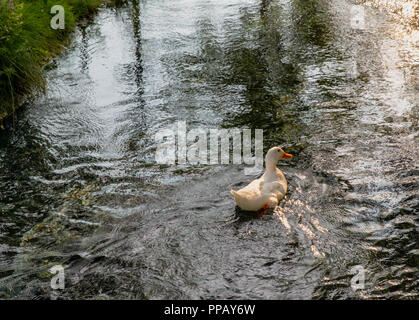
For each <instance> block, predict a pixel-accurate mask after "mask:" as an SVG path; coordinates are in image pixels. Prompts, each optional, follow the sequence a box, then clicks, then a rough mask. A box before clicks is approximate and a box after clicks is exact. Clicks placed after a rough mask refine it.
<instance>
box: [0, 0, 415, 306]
mask: <svg viewBox="0 0 419 320" xmlns="http://www.w3.org/2000/svg"><path fill="white" fill-rule="evenodd" d="M350 9H351V3H350V2H346V1H342V0H334V1H322V0H310V1H307V0H304V1H303V0H294V1H290V0H289V1H287V0H278V1H273V0H272V1H257V0H248V1H242V0H222V1H221V0H219V1H215V0H214V1H208V0H195V1H192V0H176V1H173V0H159V1H150V0H148V1H147V0H143V1H130V2H129V3H128V5H125V6H122V7H119V8H102V9H101V10H100V12H99V14H98V15H97V16H96V17H95V18H94V21H92V22H91V23H90V24H88V25H87V26H81V27H80V28H79V30H78V31H77V32H76V34H75V38H74V42H73V45H72V46H71V47H70V48H69V49H68V50H66V51H65V53H64V54H63V55H62V56H61V57H59V58H58V59H57V61H56V68H53V69H52V70H50V71H48V88H47V91H46V93H45V94H44V95H38V96H37V97H34V98H33V99H32V100H30V101H29V102H28V103H27V106H26V108H25V110H24V111H23V112H22V113H21V115H20V116H19V118H18V121H17V124H16V127H17V129H16V130H15V131H11V130H9V131H5V132H2V133H1V137H0V190H1V192H0V212H1V215H0V297H1V298H24V299H45V298H47V299H49V298H52V299H56V298H60V299H70V298H83V299H115V298H122V299H140V298H141V299H144V298H145V299H160V298H169V299H174V298H182V299H183V298H185V299H196V298H227V299H236V298H238V299H239V298H251V299H253V298H256V299H259V298H265V299H291V298H294V299H313V298H314V299H318V298H333V299H347V298H361V299H372V298H374V299H376V298H403V299H406V298H410V299H412V298H413V299H418V297H419V292H418V287H419V286H418V265H419V264H418V256H419V248H418V226H419V219H418V216H417V209H418V198H417V182H418V180H417V177H418V163H417V159H418V145H417V127H418V105H417V101H418V100H419V99H418V98H419V94H418V79H419V78H418V62H419V54H418V50H417V49H418V47H417V46H418V42H417V41H418V38H417V33H414V32H413V33H411V32H410V31H408V30H406V29H405V28H404V27H402V26H401V25H400V24H398V23H396V22H393V21H391V20H390V19H389V17H388V16H386V15H385V14H384V13H381V12H379V11H376V10H374V9H372V8H366V9H365V10H366V11H365V17H366V19H365V23H366V25H365V28H364V29H358V27H356V26H355V27H354V26H353V24H351V17H350V16H349V15H348V12H350ZM180 120H186V121H187V126H188V129H191V128H196V127H202V128H231V127H237V128H252V129H255V128H259V129H264V149H265V151H266V150H267V149H269V147H271V146H273V145H281V146H283V147H284V149H285V150H286V151H287V152H289V153H292V154H294V158H293V159H291V161H281V162H280V163H279V167H280V168H281V169H282V170H283V172H284V173H285V175H286V177H287V179H288V182H289V191H288V194H287V197H286V199H285V200H283V201H282V202H281V203H280V206H279V208H277V209H276V210H274V211H273V212H271V213H270V214H268V215H266V216H264V217H262V218H253V217H248V216H242V215H240V213H237V212H236V210H235V205H234V201H233V199H232V197H231V195H230V193H229V190H230V189H231V188H236V189H237V188H239V187H241V186H244V185H245V184H247V183H248V182H249V181H250V180H251V179H253V178H254V177H249V176H245V175H244V173H243V168H244V167H243V166H241V165H216V166H203V165H201V166H199V165H198V166H188V165H183V166H160V165H158V164H156V163H155V161H154V154H155V150H156V143H155V141H154V135H155V133H156V132H157V131H158V130H159V129H162V128H167V127H168V126H171V125H173V124H175V123H176V122H177V121H180ZM56 264H63V265H64V266H65V278H66V280H65V281H66V282H65V285H66V288H65V290H62V291H56V290H52V289H51V288H50V279H51V275H49V273H48V269H49V268H50V267H52V266H54V265H56ZM356 265H360V266H362V267H363V268H364V269H365V271H366V274H365V287H364V289H362V290H357V291H354V290H353V289H352V288H351V278H352V277H353V276H354V275H353V274H351V269H352V267H354V266H356Z"/></svg>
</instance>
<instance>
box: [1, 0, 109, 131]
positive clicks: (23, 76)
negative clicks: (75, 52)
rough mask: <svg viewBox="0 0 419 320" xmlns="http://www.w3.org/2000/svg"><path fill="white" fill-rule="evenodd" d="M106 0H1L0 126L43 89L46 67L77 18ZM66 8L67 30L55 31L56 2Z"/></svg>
mask: <svg viewBox="0 0 419 320" xmlns="http://www.w3.org/2000/svg"><path fill="white" fill-rule="evenodd" d="M102 2H104V0H13V6H12V9H11V8H10V4H9V0H0V126H1V120H2V119H3V118H5V117H7V116H9V115H13V114H14V113H15V111H16V109H17V107H18V106H19V102H20V100H21V98H22V97H23V96H25V95H26V94H28V93H30V92H32V91H33V90H34V89H43V88H44V87H45V80H44V76H43V71H42V69H43V67H44V66H45V64H46V63H47V62H48V61H49V60H50V59H51V58H52V57H53V56H55V55H56V54H58V53H59V52H60V51H61V50H62V48H63V46H64V44H65V42H66V41H67V40H68V34H69V33H70V32H72V31H73V30H74V27H75V23H76V21H77V20H78V19H80V18H83V17H86V16H88V15H90V14H91V13H93V12H94V11H95V10H96V9H97V8H98V6H99V5H100V4H101V3H102ZM57 4H58V5H62V6H63V7H64V9H65V29H64V30H53V29H52V28H51V27H50V21H51V18H52V17H53V15H52V14H50V11H51V7H52V6H53V5H57Z"/></svg>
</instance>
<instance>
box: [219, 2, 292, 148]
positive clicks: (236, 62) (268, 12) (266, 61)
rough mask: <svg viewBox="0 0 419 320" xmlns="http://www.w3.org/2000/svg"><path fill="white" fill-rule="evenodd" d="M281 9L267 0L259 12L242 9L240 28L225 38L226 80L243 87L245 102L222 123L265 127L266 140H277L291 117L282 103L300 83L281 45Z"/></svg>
mask: <svg viewBox="0 0 419 320" xmlns="http://www.w3.org/2000/svg"><path fill="white" fill-rule="evenodd" d="M280 13H281V10H280V7H276V8H275V9H274V10H272V6H271V5H270V1H268V0H265V1H262V4H261V8H260V10H259V16H256V15H255V14H254V13H250V12H249V11H244V12H243V16H242V19H241V20H242V28H241V30H240V31H239V33H237V32H232V31H230V32H228V34H229V36H230V37H231V39H228V40H227V41H226V42H227V43H230V44H231V45H230V46H229V47H228V48H227V49H226V55H227V57H226V61H227V62H228V64H229V65H228V77H227V78H226V81H227V83H228V84H234V85H242V86H244V87H245V91H244V95H245V97H246V103H245V104H244V105H243V109H242V112H240V113H234V114H233V113H232V114H230V115H229V117H228V118H227V119H226V121H225V122H224V126H226V127H249V128H252V129H255V128H258V129H264V137H265V139H264V140H265V141H267V142H268V143H267V144H271V142H270V140H276V141H277V137H278V136H281V132H282V130H283V129H284V127H285V125H286V122H287V121H288V120H290V119H285V118H284V117H282V115H281V107H282V106H281V105H282V104H283V103H284V101H286V100H287V99H288V98H287V97H289V96H290V95H293V94H295V90H297V89H298V86H297V85H298V84H299V80H298V72H299V70H298V67H297V63H296V61H295V60H294V59H293V57H292V56H289V54H288V53H287V52H286V51H285V50H284V49H283V48H282V44H281V43H282V39H281V31H282V30H281V18H280ZM249 33H250V39H249ZM272 143H273V142H272Z"/></svg>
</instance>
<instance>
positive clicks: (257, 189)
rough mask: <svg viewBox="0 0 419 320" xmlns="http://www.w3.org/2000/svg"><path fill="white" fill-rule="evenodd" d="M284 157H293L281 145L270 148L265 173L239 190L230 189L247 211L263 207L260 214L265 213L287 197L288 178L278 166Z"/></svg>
mask: <svg viewBox="0 0 419 320" xmlns="http://www.w3.org/2000/svg"><path fill="white" fill-rule="evenodd" d="M283 158H292V155H291V154H288V153H286V152H284V150H282V149H281V148H280V147H273V148H271V149H269V151H268V152H267V153H266V156H265V166H266V169H265V172H264V173H263V175H262V176H261V177H260V178H259V179H256V180H253V181H252V182H250V183H249V184H248V185H247V186H245V187H244V188H242V189H240V190H238V191H234V190H231V191H230V192H231V194H232V195H233V196H234V199H235V200H236V203H237V205H238V206H239V207H240V208H241V209H243V210H246V211H258V210H260V209H262V212H260V215H264V214H266V212H267V211H268V209H269V207H274V206H276V205H278V202H279V201H280V200H282V198H284V197H285V194H286V193H287V188H288V185H287V180H286V179H285V176H284V174H283V173H282V171H281V170H279V169H278V168H277V167H276V164H277V163H278V161H279V160H280V159H283Z"/></svg>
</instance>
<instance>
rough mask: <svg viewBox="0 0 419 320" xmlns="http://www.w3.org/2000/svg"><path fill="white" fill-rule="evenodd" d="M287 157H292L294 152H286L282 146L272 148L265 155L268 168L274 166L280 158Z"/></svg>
mask: <svg viewBox="0 0 419 320" xmlns="http://www.w3.org/2000/svg"><path fill="white" fill-rule="evenodd" d="M287 158H292V154H289V153H286V152H285V151H284V150H282V149H281V148H280V147H273V148H270V149H269V150H268V152H267V153H266V156H265V164H266V168H267V169H268V168H273V167H275V166H276V164H277V163H278V161H279V160H281V159H287Z"/></svg>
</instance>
